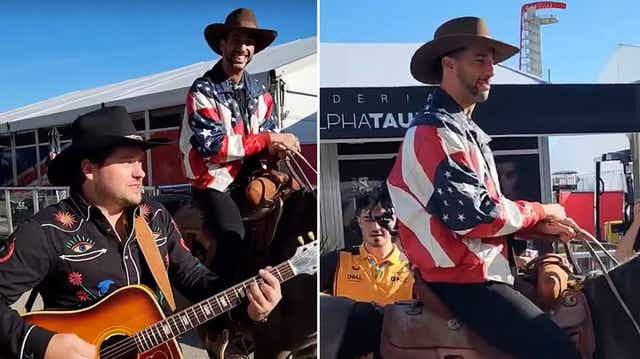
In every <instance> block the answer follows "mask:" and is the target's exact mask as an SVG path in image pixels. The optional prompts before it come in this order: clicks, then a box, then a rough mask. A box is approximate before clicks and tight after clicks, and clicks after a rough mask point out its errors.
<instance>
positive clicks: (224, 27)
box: [204, 8, 278, 55]
mask: <svg viewBox="0 0 640 359" xmlns="http://www.w3.org/2000/svg"><path fill="white" fill-rule="evenodd" d="M231 30H242V31H245V32H248V33H249V34H250V36H251V37H252V38H253V40H254V41H255V51H254V53H256V54H257V53H258V52H260V51H262V50H264V49H265V48H266V47H267V46H269V45H270V44H271V43H272V42H273V40H275V38H276V36H278V33H277V32H276V31H274V30H268V29H259V28H258V21H257V20H256V15H255V14H254V13H253V11H251V10H249V9H242V8H241V9H235V10H233V11H232V12H231V13H230V14H229V15H228V16H227V18H226V19H225V20H224V24H220V23H215V24H210V25H209V26H207V27H206V28H205V29H204V38H205V39H206V40H207V43H208V44H209V46H210V47H211V49H212V50H213V51H214V52H215V53H216V54H218V55H222V52H221V51H220V40H222V39H224V38H226V37H227V34H229V32H231Z"/></svg>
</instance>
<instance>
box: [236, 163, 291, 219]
mask: <svg viewBox="0 0 640 359" xmlns="http://www.w3.org/2000/svg"><path fill="white" fill-rule="evenodd" d="M299 189H300V184H298V182H297V181H296V180H294V179H293V178H291V177H290V176H289V175H288V174H286V173H284V172H280V171H278V170H276V169H273V168H272V169H263V168H261V169H259V170H257V171H255V172H254V173H253V174H252V175H251V179H250V181H249V184H248V185H247V187H246V189H245V198H246V200H247V202H248V204H249V206H250V207H251V208H252V209H259V208H265V207H272V206H273V205H274V203H275V201H276V200H277V199H278V198H282V197H284V196H286V195H287V194H288V193H290V192H293V191H297V190H299Z"/></svg>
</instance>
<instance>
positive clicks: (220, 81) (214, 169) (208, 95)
mask: <svg viewBox="0 0 640 359" xmlns="http://www.w3.org/2000/svg"><path fill="white" fill-rule="evenodd" d="M241 82H242V85H241V88H242V90H241V91H244V96H240V98H238V96H236V92H237V91H238V90H236V89H234V87H233V84H231V82H229V81H228V80H227V77H226V75H225V73H224V70H223V69H222V63H221V62H220V61H218V62H217V63H216V64H215V65H214V67H213V68H212V69H211V70H210V71H208V72H207V73H205V74H204V75H203V77H200V78H198V79H196V80H195V81H194V82H193V85H191V88H190V89H189V92H188V93H187V100H186V110H185V113H184V117H183V119H182V126H181V130H180V152H181V153H182V163H183V168H184V170H185V175H186V177H187V178H188V179H189V181H190V182H191V184H192V185H193V186H194V187H196V188H199V189H206V188H213V189H216V190H218V191H224V190H226V189H227V187H229V185H230V184H231V183H232V182H233V181H234V180H235V178H236V177H237V176H238V173H239V172H240V168H241V166H242V162H243V159H244V158H245V157H250V156H253V155H255V154H257V153H259V152H261V151H262V150H263V149H265V148H267V146H268V145H269V134H268V133H267V131H272V130H274V128H275V124H276V121H275V118H274V114H273V111H272V109H273V98H272V97H271V94H270V93H269V92H268V91H267V89H266V88H265V87H264V86H263V85H261V84H259V82H258V81H257V79H253V78H252V77H251V76H250V75H249V74H248V73H246V72H245V73H244V76H243V78H242V81H241ZM242 100H246V101H245V102H246V104H242V103H239V101H242Z"/></svg>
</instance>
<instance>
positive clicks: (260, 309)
mask: <svg viewBox="0 0 640 359" xmlns="http://www.w3.org/2000/svg"><path fill="white" fill-rule="evenodd" d="M267 269H270V267H267ZM258 274H260V276H261V277H262V279H263V280H264V283H263V284H261V285H260V287H258V286H257V285H256V283H253V284H251V286H249V290H248V291H247V298H249V307H248V308H247V314H248V315H249V318H251V320H253V321H256V322H260V321H263V320H265V319H266V318H267V316H268V315H269V313H271V311H272V310H273V308H275V307H276V305H278V302H279V301H280V299H282V292H281V291H280V282H279V281H278V279H277V278H276V277H275V276H273V274H271V273H269V272H268V271H267V270H264V269H261V270H260V271H259V272H258Z"/></svg>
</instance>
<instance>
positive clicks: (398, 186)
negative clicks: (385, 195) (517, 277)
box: [387, 88, 545, 284]
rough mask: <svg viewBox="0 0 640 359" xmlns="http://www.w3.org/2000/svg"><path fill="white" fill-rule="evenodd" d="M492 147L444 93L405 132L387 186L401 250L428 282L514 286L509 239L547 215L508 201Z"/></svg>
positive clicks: (528, 205) (530, 204)
mask: <svg viewBox="0 0 640 359" xmlns="http://www.w3.org/2000/svg"><path fill="white" fill-rule="evenodd" d="M489 141H490V137H489V136H488V135H487V134H486V133H484V132H483V131H482V130H481V129H480V128H479V127H478V126H477V125H476V124H475V123H474V122H473V121H471V119H470V118H469V117H467V116H466V115H465V114H464V112H463V111H462V108H461V107H460V106H459V105H458V104H457V103H456V102H455V101H454V100H453V99H452V98H451V97H450V96H449V95H448V94H447V93H446V92H445V91H443V90H442V89H440V88H437V89H435V90H434V91H433V92H432V93H431V94H430V95H429V98H428V100H427V104H426V106H425V109H424V112H422V113H421V114H419V115H418V116H417V117H416V118H415V120H414V122H413V123H412V125H411V126H410V128H409V129H408V130H407V132H406V134H405V137H404V140H403V143H402V146H401V147H400V150H399V152H398V156H397V157H396V162H395V164H394V166H393V169H392V170H391V173H390V174H389V178H388V180H387V184H388V188H389V193H390V195H391V199H392V201H393V204H394V206H395V208H396V211H397V214H398V220H399V230H400V241H401V243H402V246H403V247H404V249H405V251H406V254H407V257H408V258H409V261H410V262H411V263H413V264H414V265H416V266H417V268H418V269H419V270H420V274H421V275H422V278H424V280H426V281H428V282H445V283H482V282H487V281H498V282H504V283H508V284H513V280H514V278H513V276H512V275H511V271H510V268H509V262H508V255H507V253H508V249H507V237H506V236H507V235H510V234H513V233H516V232H519V231H524V230H527V229H529V228H531V227H532V226H534V225H535V224H536V223H537V222H539V221H540V220H542V219H543V218H544V216H545V215H544V210H543V207H542V205H541V204H540V203H537V202H525V201H511V200H509V199H507V198H506V197H504V196H503V195H502V193H501V192H500V186H499V183H498V174H497V171H496V167H495V163H494V161H493V155H492V153H491V149H490V148H489V145H488V143H489Z"/></svg>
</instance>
